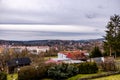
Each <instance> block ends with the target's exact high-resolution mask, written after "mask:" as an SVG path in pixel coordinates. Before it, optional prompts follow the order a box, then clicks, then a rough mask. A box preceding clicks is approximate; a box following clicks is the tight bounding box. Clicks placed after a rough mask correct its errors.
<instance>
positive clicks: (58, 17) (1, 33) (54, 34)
mask: <svg viewBox="0 0 120 80" xmlns="http://www.w3.org/2000/svg"><path fill="white" fill-rule="evenodd" d="M114 14H119V15H120V0H0V39H7V40H40V39H63V40H64V39H65V40H80V39H96V38H102V36H104V35H105V32H104V30H105V29H106V28H105V26H106V24H107V22H108V21H109V18H110V16H112V15H114Z"/></svg>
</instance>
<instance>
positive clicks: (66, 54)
mask: <svg viewBox="0 0 120 80" xmlns="http://www.w3.org/2000/svg"><path fill="white" fill-rule="evenodd" d="M58 58H63V59H65V58H68V59H72V60H83V61H84V60H86V59H87V55H86V52H84V51H80V50H76V51H62V52H59V53H58Z"/></svg>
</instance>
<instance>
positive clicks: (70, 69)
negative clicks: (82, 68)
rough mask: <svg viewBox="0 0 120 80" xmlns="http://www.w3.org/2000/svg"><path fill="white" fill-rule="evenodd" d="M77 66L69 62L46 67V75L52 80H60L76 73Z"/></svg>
mask: <svg viewBox="0 0 120 80" xmlns="http://www.w3.org/2000/svg"><path fill="white" fill-rule="evenodd" d="M78 71H79V70H78V68H77V67H75V66H74V65H70V64H64V63H62V64H58V65H55V66H51V67H50V68H49V69H48V76H49V77H50V78H53V79H54V80H61V79H65V78H68V77H70V76H73V75H75V74H77V73H78Z"/></svg>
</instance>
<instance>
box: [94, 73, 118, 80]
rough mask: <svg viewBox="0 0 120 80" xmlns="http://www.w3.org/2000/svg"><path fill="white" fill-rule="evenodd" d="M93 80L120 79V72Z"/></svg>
mask: <svg viewBox="0 0 120 80" xmlns="http://www.w3.org/2000/svg"><path fill="white" fill-rule="evenodd" d="M93 80H120V74H118V75H112V76H108V77H102V78H97V79H93Z"/></svg>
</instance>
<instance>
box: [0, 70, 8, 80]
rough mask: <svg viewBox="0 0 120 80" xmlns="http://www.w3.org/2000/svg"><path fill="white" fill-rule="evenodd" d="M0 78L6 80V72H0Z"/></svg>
mask: <svg viewBox="0 0 120 80" xmlns="http://www.w3.org/2000/svg"><path fill="white" fill-rule="evenodd" d="M0 80H7V74H6V73H4V72H0Z"/></svg>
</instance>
